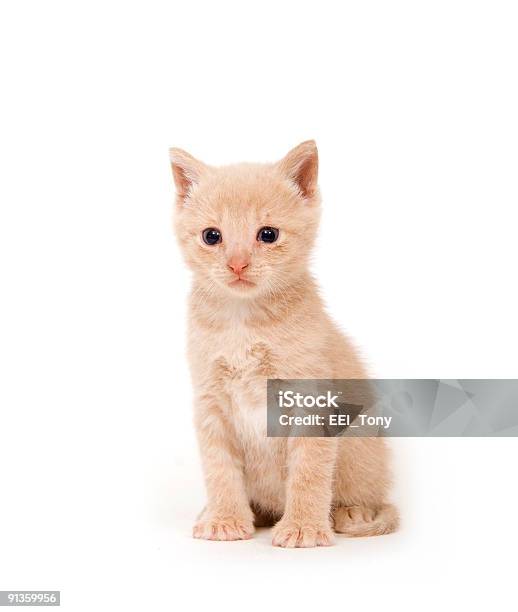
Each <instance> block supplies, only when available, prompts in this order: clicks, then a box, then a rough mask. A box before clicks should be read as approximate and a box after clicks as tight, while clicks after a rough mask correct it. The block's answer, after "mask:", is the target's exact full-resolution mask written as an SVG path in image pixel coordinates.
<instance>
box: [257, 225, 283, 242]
mask: <svg viewBox="0 0 518 612" xmlns="http://www.w3.org/2000/svg"><path fill="white" fill-rule="evenodd" d="M278 237H279V230H278V229H276V228H275V227H262V228H261V229H260V230H259V231H258V232H257V240H259V242H275V241H276V240H277V238H278Z"/></svg>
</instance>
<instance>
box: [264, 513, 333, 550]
mask: <svg viewBox="0 0 518 612" xmlns="http://www.w3.org/2000/svg"><path fill="white" fill-rule="evenodd" d="M272 544H273V545H274V546H282V548H313V547H315V546H332V545H333V544H334V536H333V532H332V531H331V528H330V527H329V525H327V524H325V523H324V524H313V523H299V522H296V521H291V520H285V519H281V520H280V521H279V522H278V523H277V525H275V527H274V528H273V540H272Z"/></svg>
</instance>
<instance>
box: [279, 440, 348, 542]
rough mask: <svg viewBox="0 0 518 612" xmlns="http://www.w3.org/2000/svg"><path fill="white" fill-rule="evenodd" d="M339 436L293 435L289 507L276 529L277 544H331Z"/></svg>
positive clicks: (289, 470) (290, 448)
mask: <svg viewBox="0 0 518 612" xmlns="http://www.w3.org/2000/svg"><path fill="white" fill-rule="evenodd" d="M336 453H337V440H336V438H289V439H288V479H287V483H286V487H287V489H286V507H285V510H284V515H283V517H282V518H281V520H280V521H279V522H278V523H277V525H275V527H274V530H273V544H274V546H282V547H285V548H294V547H300V548H309V547H313V546H330V545H331V544H333V541H334V537H333V531H332V529H331V520H330V513H331V501H332V498H333V475H334V469H335V463H336Z"/></svg>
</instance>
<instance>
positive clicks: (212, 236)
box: [202, 227, 221, 246]
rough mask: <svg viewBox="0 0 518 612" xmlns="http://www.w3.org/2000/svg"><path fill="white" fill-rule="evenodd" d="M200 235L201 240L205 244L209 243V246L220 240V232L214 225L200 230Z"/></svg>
mask: <svg viewBox="0 0 518 612" xmlns="http://www.w3.org/2000/svg"><path fill="white" fill-rule="evenodd" d="M202 237H203V242H204V243H205V244H210V245H211V246H212V245H214V244H218V242H221V232H220V231H219V229H216V228H215V227H208V228H207V229H204V230H203V232H202Z"/></svg>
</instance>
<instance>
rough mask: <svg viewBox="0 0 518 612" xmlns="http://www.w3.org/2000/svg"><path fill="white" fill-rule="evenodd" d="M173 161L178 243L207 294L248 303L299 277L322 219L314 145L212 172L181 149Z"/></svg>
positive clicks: (173, 156)
mask: <svg viewBox="0 0 518 612" xmlns="http://www.w3.org/2000/svg"><path fill="white" fill-rule="evenodd" d="M171 160H172V166H173V175H174V178H175V183H176V188H177V193H178V195H177V214H176V219H175V226H176V231H177V235H178V240H179V242H180V245H181V248H182V251H183V254H184V256H185V259H186V261H187V263H188V265H189V266H190V267H191V269H192V270H193V271H194V272H195V274H196V275H197V276H198V279H199V280H201V282H205V283H207V289H208V290H211V291H213V290H216V291H223V292H225V293H226V294H228V295H233V296H235V297H239V298H249V297H253V296H256V295H258V294H261V293H263V294H266V293H274V292H277V291H281V292H282V289H283V287H285V286H287V285H289V284H290V283H292V282H294V281H295V280H296V279H297V278H298V277H299V276H300V273H301V272H302V271H303V270H304V269H305V268H306V266H307V260H308V256H309V253H310V250H311V247H312V245H313V242H314V238H315V234H316V230H317V225H318V218H319V195H318V190H317V168H318V157H317V149H316V146H315V144H314V142H312V141H310V142H306V143H302V144H301V145H299V146H298V147H296V148H295V149H293V150H292V151H290V153H288V155H287V156H286V157H285V158H284V159H283V160H281V161H280V162H278V163H277V164H268V165H267V164H264V165H260V164H239V165H235V166H226V167H221V168H214V167H210V166H206V165H205V164H203V163H202V162H200V161H198V160H195V159H194V158H193V157H191V156H190V155H189V154H187V153H185V152H184V151H181V150H179V149H172V150H171Z"/></svg>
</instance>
